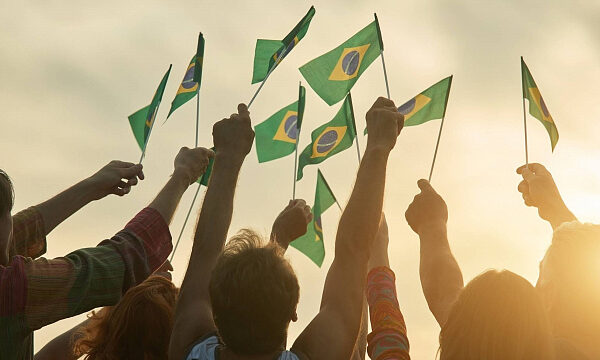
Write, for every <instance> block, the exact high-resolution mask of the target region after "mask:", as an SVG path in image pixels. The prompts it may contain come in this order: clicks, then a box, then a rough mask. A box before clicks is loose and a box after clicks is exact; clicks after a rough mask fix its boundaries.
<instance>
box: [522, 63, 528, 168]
mask: <svg viewBox="0 0 600 360" xmlns="http://www.w3.org/2000/svg"><path fill="white" fill-rule="evenodd" d="M523 63H524V61H523V57H522V56H521V98H522V100H523V128H524V130H525V166H526V167H527V168H529V151H528V150H527V111H526V110H525V81H523Z"/></svg>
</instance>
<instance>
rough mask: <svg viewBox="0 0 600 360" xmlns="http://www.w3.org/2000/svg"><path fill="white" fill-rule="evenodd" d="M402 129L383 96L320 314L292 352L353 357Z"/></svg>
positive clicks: (371, 120)
mask: <svg viewBox="0 0 600 360" xmlns="http://www.w3.org/2000/svg"><path fill="white" fill-rule="evenodd" d="M403 124H404V118H403V116H402V115H401V114H400V113H398V111H397V109H396V106H395V105H394V103H393V102H392V101H391V100H388V99H385V98H382V97H380V98H379V99H377V101H375V103H374V104H373V106H372V107H371V109H370V110H369V111H368V112H367V127H368V129H369V138H368V142H367V148H366V150H365V154H364V156H363V159H362V162H361V164H360V167H359V170H358V174H357V177H356V184H355V186H354V190H353V191H352V195H351V196H350V200H349V202H348V205H347V206H346V209H345V210H344V212H343V214H342V217H341V219H340V223H339V227H338V232H337V237H336V244H335V258H334V260H333V264H332V265H331V268H330V269H329V272H328V273H327V278H326V280H325V288H324V290H323V298H322V301H321V309H320V312H319V314H318V315H317V316H316V317H315V318H314V319H313V321H312V322H311V323H310V324H309V325H308V327H307V328H306V329H305V330H304V331H303V332H302V334H300V337H299V338H298V339H297V340H296V342H295V343H294V346H293V347H292V350H293V351H294V352H296V353H301V354H304V355H305V356H307V357H308V358H309V359H311V360H318V359H349V358H350V357H351V355H352V351H353V349H354V345H355V342H356V339H357V336H358V332H359V328H360V322H361V314H362V306H363V299H364V294H365V281H366V276H367V263H368V261H369V252H370V251H369V250H370V245H371V243H372V242H373V240H374V239H375V234H376V233H377V229H378V226H379V218H380V215H381V208H382V205H383V193H384V189H385V175H386V168H387V160H388V156H389V153H390V151H391V150H392V148H393V147H394V145H395V144H396V138H397V137H398V135H399V134H400V130H401V129H402V126H403Z"/></svg>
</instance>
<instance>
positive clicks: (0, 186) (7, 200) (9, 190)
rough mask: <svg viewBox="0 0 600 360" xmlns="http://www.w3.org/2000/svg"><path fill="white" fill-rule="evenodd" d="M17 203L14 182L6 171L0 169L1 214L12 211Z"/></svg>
mask: <svg viewBox="0 0 600 360" xmlns="http://www.w3.org/2000/svg"><path fill="white" fill-rule="evenodd" d="M14 202H15V193H14V190H13V185H12V181H10V177H8V174H6V172H4V170H2V169H0V214H4V213H5V212H7V211H11V210H12V208H13V204H14Z"/></svg>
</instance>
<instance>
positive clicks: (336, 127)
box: [296, 96, 356, 180]
mask: <svg viewBox="0 0 600 360" xmlns="http://www.w3.org/2000/svg"><path fill="white" fill-rule="evenodd" d="M351 101H352V100H351V98H350V97H349V96H347V97H346V100H345V101H344V103H343V104H342V107H341V108H340V110H339V111H338V113H337V114H336V115H335V117H334V118H333V119H332V120H331V121H329V122H327V123H325V124H323V125H321V126H320V127H318V128H317V129H315V130H314V131H313V132H312V133H311V135H310V136H311V138H312V142H311V143H310V144H309V145H308V146H307V147H306V148H305V149H304V150H303V151H302V153H301V154H300V157H299V159H298V164H299V166H298V175H297V176H296V180H300V179H302V176H303V175H304V173H303V169H304V167H305V166H306V165H310V164H318V163H320V162H323V161H325V159H327V158H329V157H331V156H333V155H335V154H337V153H339V152H341V151H343V150H346V149H347V148H349V147H350V146H352V142H353V141H354V138H355V135H354V134H356V129H354V128H353V127H354V123H353V112H352V106H351Z"/></svg>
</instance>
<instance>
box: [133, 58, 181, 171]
mask: <svg viewBox="0 0 600 360" xmlns="http://www.w3.org/2000/svg"><path fill="white" fill-rule="evenodd" d="M171 67H172V65H169V69H168V70H167V72H166V73H165V75H164V76H163V78H162V80H161V81H160V84H159V85H158V88H157V89H156V91H155V92H154V96H153V97H152V101H151V102H150V105H148V106H146V107H144V108H142V109H140V110H138V111H136V112H135V113H133V114H131V115H130V116H129V125H130V126H131V130H132V131H133V135H134V136H135V139H136V141H137V143H138V145H139V146H140V149H141V150H142V156H141V157H140V163H141V162H142V160H143V159H144V155H145V154H146V147H147V145H148V140H149V139H150V133H151V132H152V128H153V127H154V120H155V119H156V114H157V113H158V108H159V106H160V102H161V100H162V97H163V93H164V92H165V86H166V85H167V80H168V79H169V74H170V73H171Z"/></svg>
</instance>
